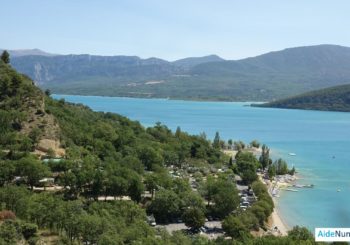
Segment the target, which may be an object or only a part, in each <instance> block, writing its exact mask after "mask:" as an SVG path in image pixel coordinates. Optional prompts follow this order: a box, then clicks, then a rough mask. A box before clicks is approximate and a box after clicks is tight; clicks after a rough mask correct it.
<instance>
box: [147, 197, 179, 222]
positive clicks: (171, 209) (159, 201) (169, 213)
mask: <svg viewBox="0 0 350 245" xmlns="http://www.w3.org/2000/svg"><path fill="white" fill-rule="evenodd" d="M180 207H181V200H180V198H179V197H178V195H177V194H176V193H175V192H174V191H172V190H160V191H158V192H157V193H156V197H155V199H154V201H153V202H152V204H151V206H150V212H151V213H153V215H154V217H155V219H156V221H157V222H159V223H167V222H169V221H171V220H172V219H174V218H177V217H179V216H180V214H181V211H180Z"/></svg>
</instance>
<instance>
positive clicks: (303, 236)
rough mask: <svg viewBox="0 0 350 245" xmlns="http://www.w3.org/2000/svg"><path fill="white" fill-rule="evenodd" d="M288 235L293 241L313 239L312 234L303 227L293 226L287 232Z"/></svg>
mask: <svg viewBox="0 0 350 245" xmlns="http://www.w3.org/2000/svg"><path fill="white" fill-rule="evenodd" d="M288 237H290V238H291V239H292V240H295V241H307V240H309V241H313V240H314V236H313V235H312V233H311V232H310V231H309V230H308V229H307V228H305V227H300V226H295V227H293V229H292V230H290V231H289V232H288Z"/></svg>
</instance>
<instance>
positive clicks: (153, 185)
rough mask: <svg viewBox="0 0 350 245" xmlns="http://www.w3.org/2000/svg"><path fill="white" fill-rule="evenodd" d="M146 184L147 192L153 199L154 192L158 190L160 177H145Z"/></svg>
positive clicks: (152, 175)
mask: <svg viewBox="0 0 350 245" xmlns="http://www.w3.org/2000/svg"><path fill="white" fill-rule="evenodd" d="M144 184H145V187H146V190H147V191H149V192H150V193H151V197H152V199H153V197H154V191H156V190H158V177H157V175H156V174H154V173H152V174H148V175H146V176H145V180H144Z"/></svg>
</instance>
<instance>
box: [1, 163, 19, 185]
mask: <svg viewBox="0 0 350 245" xmlns="http://www.w3.org/2000/svg"><path fill="white" fill-rule="evenodd" d="M15 170H16V168H15V164H14V163H13V162H11V161H2V160H0V186H4V185H6V184H8V183H10V182H11V181H12V180H13V178H14V177H15Z"/></svg>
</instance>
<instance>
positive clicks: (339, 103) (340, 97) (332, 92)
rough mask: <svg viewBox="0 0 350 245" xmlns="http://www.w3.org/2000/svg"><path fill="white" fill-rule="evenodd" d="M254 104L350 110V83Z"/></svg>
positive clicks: (289, 107)
mask: <svg viewBox="0 0 350 245" xmlns="http://www.w3.org/2000/svg"><path fill="white" fill-rule="evenodd" d="M254 106H257V107H274V108H286V109H303V110H321V111H343V112H350V84H347V85H340V86H335V87H330V88H325V89H321V90H317V91H312V92H308V93H304V94H301V95H297V96H294V97H291V98H287V99H282V100H277V101H273V102H269V103H265V104H257V105H254Z"/></svg>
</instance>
